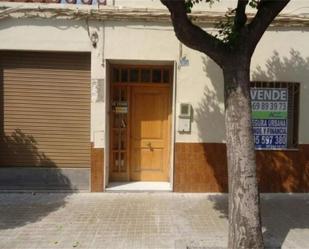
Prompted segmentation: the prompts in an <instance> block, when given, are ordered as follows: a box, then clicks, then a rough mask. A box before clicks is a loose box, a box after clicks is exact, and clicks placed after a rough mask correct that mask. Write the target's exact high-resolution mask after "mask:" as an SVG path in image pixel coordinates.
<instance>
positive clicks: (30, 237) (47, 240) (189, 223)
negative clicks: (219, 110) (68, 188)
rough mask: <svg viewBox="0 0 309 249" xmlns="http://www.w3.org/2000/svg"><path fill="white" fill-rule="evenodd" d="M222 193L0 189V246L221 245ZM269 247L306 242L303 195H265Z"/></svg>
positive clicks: (307, 214)
mask: <svg viewBox="0 0 309 249" xmlns="http://www.w3.org/2000/svg"><path fill="white" fill-rule="evenodd" d="M226 215H227V196H226V195H207V194H180V193H125V194H124V193H101V194H92V193H81V194H65V193H57V194H56V193H54V194H47V193H37V194H35V195H32V194H30V193H27V194H15V193H14V194H13V193H11V194H5V193H1V194H0V248H1V249H17V248H19V249H45V248H55V249H60V248H61V249H69V248H77V249H78V248H87V249H95V248H104V249H105V248H113V249H114V248H121V249H122V248H123V249H131V248H132V249H137V248H140V249H147V248H155V249H161V248H162V249H163V248H177V249H186V248H192V249H193V248H195V249H197V248H198V249H206V248H224V247H225V246H226V244H227V219H226ZM262 216H263V225H264V228H263V231H264V237H265V240H266V242H267V243H266V244H267V245H268V246H269V247H270V248H284V249H287V248H293V249H294V248H295V249H296V248H297V249H307V248H308V249H309V194H306V195H303V194H302V195H297V194H295V195H282V194H279V195H274V194H272V195H263V197H262Z"/></svg>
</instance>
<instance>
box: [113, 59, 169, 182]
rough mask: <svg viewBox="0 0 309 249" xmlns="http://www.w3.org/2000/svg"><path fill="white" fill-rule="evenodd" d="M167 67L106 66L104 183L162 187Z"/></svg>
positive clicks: (166, 162) (166, 141)
mask: <svg viewBox="0 0 309 249" xmlns="http://www.w3.org/2000/svg"><path fill="white" fill-rule="evenodd" d="M172 72H173V68H172V67H171V66H145V65H143V66H132V65H112V66H111V85H110V157H109V158H110V160H109V179H110V180H109V181H110V182H130V181H151V182H168V181H169V178H170V154H171V153H170V151H171V148H170V147H171V112H172V111H171V110H172V80H173V74H172Z"/></svg>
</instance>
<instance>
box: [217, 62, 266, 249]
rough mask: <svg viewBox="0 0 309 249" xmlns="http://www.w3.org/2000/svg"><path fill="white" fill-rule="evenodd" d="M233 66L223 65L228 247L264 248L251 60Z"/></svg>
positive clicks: (239, 248) (234, 248)
mask: <svg viewBox="0 0 309 249" xmlns="http://www.w3.org/2000/svg"><path fill="white" fill-rule="evenodd" d="M229 65H230V66H228V67H225V68H223V74H224V84H225V127H226V145H227V160H228V181H229V238H228V248H229V249H249V248H250V249H261V248H264V245H263V238H262V231H261V216H260V210H259V192H258V184H257V178H256V162H255V150H254V140H253V135H252V127H251V103H250V74H249V69H250V60H249V62H248V61H247V60H244V61H243V62H242V61H241V60H237V62H234V63H229ZM231 65H234V67H232V66H231ZM235 65H239V66H235ZM243 65H245V66H243Z"/></svg>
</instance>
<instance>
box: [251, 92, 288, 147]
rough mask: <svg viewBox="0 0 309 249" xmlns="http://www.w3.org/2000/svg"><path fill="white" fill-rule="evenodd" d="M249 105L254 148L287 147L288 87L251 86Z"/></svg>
mask: <svg viewBox="0 0 309 249" xmlns="http://www.w3.org/2000/svg"><path fill="white" fill-rule="evenodd" d="M251 106H252V126H253V134H254V140H255V148H257V149H278V148H287V135H288V128H287V127H288V89H287V88H251Z"/></svg>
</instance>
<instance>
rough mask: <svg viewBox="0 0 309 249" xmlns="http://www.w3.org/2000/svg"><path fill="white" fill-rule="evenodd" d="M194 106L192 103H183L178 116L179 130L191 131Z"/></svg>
mask: <svg viewBox="0 0 309 249" xmlns="http://www.w3.org/2000/svg"><path fill="white" fill-rule="evenodd" d="M191 118H192V107H191V105H190V104H187V103H181V104H180V113H179V116H178V131H179V132H184V133H187V132H191Z"/></svg>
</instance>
